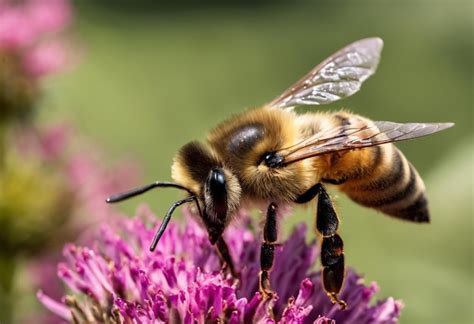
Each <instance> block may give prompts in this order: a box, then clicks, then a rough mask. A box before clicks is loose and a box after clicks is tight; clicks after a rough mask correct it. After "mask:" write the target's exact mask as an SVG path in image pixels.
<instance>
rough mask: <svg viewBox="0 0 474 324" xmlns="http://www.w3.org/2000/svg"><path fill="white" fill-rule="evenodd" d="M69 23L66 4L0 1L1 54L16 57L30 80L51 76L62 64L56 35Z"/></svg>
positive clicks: (36, 0)
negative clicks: (4, 53)
mask: <svg viewBox="0 0 474 324" xmlns="http://www.w3.org/2000/svg"><path fill="white" fill-rule="evenodd" d="M71 19H72V15H71V5H70V2H69V1H67V0H24V1H13V0H0V51H2V50H3V51H6V52H10V53H13V54H14V55H17V56H18V57H19V58H20V61H21V63H22V66H23V68H24V72H26V73H28V74H29V75H31V76H33V77H39V76H42V75H45V74H49V73H51V72H54V71H56V70H57V69H58V68H60V67H61V66H63V64H64V63H65V48H64V46H63V45H62V44H61V42H59V41H58V40H57V38H58V34H60V32H61V31H63V30H64V29H65V28H66V27H67V26H68V25H69V24H70V23H71Z"/></svg>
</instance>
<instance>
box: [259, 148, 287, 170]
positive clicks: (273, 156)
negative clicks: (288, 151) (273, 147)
mask: <svg viewBox="0 0 474 324" xmlns="http://www.w3.org/2000/svg"><path fill="white" fill-rule="evenodd" d="M263 161H264V163H265V165H266V166H268V167H269V168H277V167H279V166H280V165H281V164H282V162H283V157H282V156H281V155H279V154H278V153H276V152H270V153H267V154H266V155H264V157H263Z"/></svg>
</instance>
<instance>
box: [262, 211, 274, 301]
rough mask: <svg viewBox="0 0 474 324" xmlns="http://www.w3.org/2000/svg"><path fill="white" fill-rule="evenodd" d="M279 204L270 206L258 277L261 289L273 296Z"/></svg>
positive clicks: (265, 293) (263, 293)
mask: <svg viewBox="0 0 474 324" xmlns="http://www.w3.org/2000/svg"><path fill="white" fill-rule="evenodd" d="M277 209H278V207H277V205H276V204H275V203H271V204H270V205H269V206H268V210H267V217H266V220H265V226H264V228H263V243H262V247H261V249H260V269H261V271H260V274H259V278H258V283H259V284H258V286H259V291H260V293H261V294H262V295H263V296H264V297H271V296H273V291H272V290H271V288H270V270H271V269H272V266H273V259H274V256H275V243H276V241H277V236H278V231H277V219H276V218H277V216H276V215H277Z"/></svg>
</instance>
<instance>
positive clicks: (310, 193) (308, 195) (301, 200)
mask: <svg viewBox="0 0 474 324" xmlns="http://www.w3.org/2000/svg"><path fill="white" fill-rule="evenodd" d="M321 187H322V186H321V184H320V183H317V184H315V185H314V186H312V187H311V188H309V189H308V190H307V191H306V192H304V193H303V194H301V195H300V196H299V197H297V198H296V199H295V203H297V204H306V203H307V202H310V201H311V200H313V198H314V197H316V196H317V195H318V194H319V192H320V191H321Z"/></svg>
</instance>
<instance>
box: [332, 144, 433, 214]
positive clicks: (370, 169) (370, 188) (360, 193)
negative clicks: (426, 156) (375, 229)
mask: <svg viewBox="0 0 474 324" xmlns="http://www.w3.org/2000/svg"><path fill="white" fill-rule="evenodd" d="M337 160H339V161H337ZM334 162H335V163H334V166H335V167H336V168H337V167H338V166H339V167H341V166H342V167H343V166H344V165H345V166H346V168H345V170H344V172H341V173H343V178H344V180H345V182H344V183H342V184H341V185H340V186H339V187H340V189H341V190H342V191H343V192H345V193H346V194H347V195H348V196H349V197H350V198H351V199H352V200H354V201H355V202H357V203H359V204H361V205H364V206H367V207H372V208H375V209H377V210H379V211H381V212H383V213H385V214H388V215H390V216H394V217H398V218H402V219H405V220H410V221H414V222H428V221H429V211H428V204H427V200H426V195H425V186H424V183H423V180H422V179H421V177H420V176H419V174H418V172H417V171H416V170H415V168H414V167H413V165H412V164H411V163H410V162H408V160H407V159H406V158H405V156H404V155H403V153H402V152H400V151H399V150H398V149H397V148H396V147H395V146H394V145H393V144H384V145H379V146H374V147H369V148H364V149H361V150H355V151H351V152H348V153H346V154H343V155H342V156H340V157H339V159H336V161H334ZM338 169H339V170H341V171H342V169H341V168H338Z"/></svg>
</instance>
